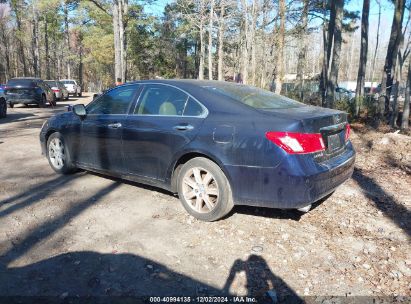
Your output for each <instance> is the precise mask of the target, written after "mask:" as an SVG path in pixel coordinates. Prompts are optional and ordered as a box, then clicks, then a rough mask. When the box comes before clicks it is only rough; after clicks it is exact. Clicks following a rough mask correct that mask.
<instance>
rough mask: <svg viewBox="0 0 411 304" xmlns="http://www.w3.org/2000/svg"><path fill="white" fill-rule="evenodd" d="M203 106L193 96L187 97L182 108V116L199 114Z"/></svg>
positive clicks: (201, 112) (202, 110)
mask: <svg viewBox="0 0 411 304" xmlns="http://www.w3.org/2000/svg"><path fill="white" fill-rule="evenodd" d="M203 112H204V109H203V107H202V106H201V105H200V104H199V103H198V102H197V101H195V100H194V99H193V98H191V97H190V98H189V99H188V101H187V104H186V107H185V109H184V114H183V115H184V116H200V115H201V114H203Z"/></svg>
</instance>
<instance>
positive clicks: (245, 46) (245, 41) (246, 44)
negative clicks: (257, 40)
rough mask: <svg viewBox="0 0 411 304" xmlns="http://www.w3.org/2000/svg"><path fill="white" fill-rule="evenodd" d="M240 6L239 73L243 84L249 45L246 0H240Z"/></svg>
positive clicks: (246, 73)
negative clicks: (240, 69)
mask: <svg viewBox="0 0 411 304" xmlns="http://www.w3.org/2000/svg"><path fill="white" fill-rule="evenodd" d="M241 6H242V10H243V20H242V21H243V37H242V38H243V39H242V40H243V43H242V46H243V51H242V73H241V74H242V75H241V77H240V78H241V81H242V82H243V83H244V84H247V83H248V63H249V62H248V61H249V55H248V54H249V53H248V48H249V45H250V42H249V41H248V39H249V33H248V31H249V25H248V7H247V1H246V0H241Z"/></svg>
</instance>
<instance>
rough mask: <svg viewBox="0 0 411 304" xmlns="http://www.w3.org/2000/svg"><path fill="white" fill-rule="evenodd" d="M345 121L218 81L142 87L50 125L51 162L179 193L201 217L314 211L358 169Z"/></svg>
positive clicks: (65, 169)
mask: <svg viewBox="0 0 411 304" xmlns="http://www.w3.org/2000/svg"><path fill="white" fill-rule="evenodd" d="M349 134H350V127H349V124H348V123H347V114H346V113H344V112H340V111H336V110H331V109H324V108H319V107H312V106H307V105H305V104H302V103H299V102H297V101H294V100H292V99H289V98H286V97H283V96H279V95H276V94H273V93H271V92H269V91H265V90H261V89H257V88H254V87H250V86H246V85H240V84H234V83H227V82H217V81H198V80H161V81H158V80H156V81H154V80H153V81H138V82H133V83H128V84H125V85H122V86H118V87H116V88H113V89H111V90H109V91H108V92H106V93H105V94H103V95H101V96H99V97H97V98H96V99H94V100H93V101H92V102H91V103H90V104H88V105H87V106H84V105H75V106H74V107H73V108H72V110H71V111H69V112H66V113H62V114H59V115H56V116H54V117H52V118H50V119H49V120H48V121H47V122H46V123H45V124H44V125H43V128H42V130H41V133H40V141H41V145H42V151H43V154H45V155H46V156H47V158H48V160H49V163H50V165H51V167H52V168H53V169H54V170H55V171H56V172H58V173H63V174H66V173H71V172H73V171H75V169H76V168H81V169H85V170H90V171H95V172H99V173H103V174H108V175H112V176H116V177H120V178H123V179H128V180H133V181H138V182H140V183H145V184H149V185H153V186H157V187H160V188H164V189H166V190H169V191H171V192H174V193H178V195H179V197H180V199H181V202H182V203H183V206H184V207H185V209H186V210H187V211H188V212H189V213H190V214H191V215H193V216H194V217H196V218H198V219H200V220H204V221H213V220H217V219H220V218H221V217H223V216H224V215H226V214H227V213H228V212H229V211H230V210H231V209H232V207H233V206H234V205H252V206H261V207H270V208H282V209H299V210H302V211H308V210H309V209H310V206H311V204H312V203H313V202H315V201H318V200H320V199H321V198H323V197H324V196H326V195H328V194H329V193H331V192H333V191H334V190H335V188H336V187H338V186H339V185H341V184H342V183H343V182H344V181H345V180H347V179H348V178H349V177H350V176H351V174H352V172H353V168H354V158H355V152H354V149H353V146H352V144H351V142H350V141H349V139H348V137H349Z"/></svg>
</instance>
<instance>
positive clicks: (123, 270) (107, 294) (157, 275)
mask: <svg viewBox="0 0 411 304" xmlns="http://www.w3.org/2000/svg"><path fill="white" fill-rule="evenodd" d="M0 260H1V259H0ZM2 265H4V264H0V283H1V284H0V301H1V300H2V299H9V300H11V299H13V298H17V297H21V298H20V299H22V300H23V303H25V302H24V300H26V303H28V302H30V301H29V300H32V299H31V298H30V297H33V296H34V297H36V296H37V297H43V300H46V301H47V300H52V299H60V300H64V302H65V303H66V302H67V303H69V302H71V301H72V300H74V301H75V302H76V300H77V301H78V300H79V299H84V300H87V301H89V303H94V302H98V303H102V302H103V303H113V301H114V302H116V301H118V302H121V303H124V302H125V301H126V302H128V303H135V301H136V300H143V298H141V297H150V296H155V297H170V296H175V297H182V296H190V297H191V298H192V299H193V300H194V299H195V298H196V297H201V296H233V295H235V294H236V291H235V286H234V285H235V284H234V279H235V276H236V275H237V274H239V273H241V272H244V273H245V275H246V284H245V286H244V287H245V290H246V294H247V295H248V296H250V297H255V298H257V299H258V303H303V301H302V299H301V298H300V297H299V296H298V295H297V294H296V292H295V291H294V290H293V289H292V288H290V287H289V286H288V285H287V283H286V282H284V280H282V279H281V278H280V277H278V276H276V275H275V274H274V273H273V272H272V271H271V270H270V267H269V266H268V265H267V262H266V261H265V259H264V258H263V257H261V256H257V255H251V256H249V257H248V258H247V259H246V260H236V261H235V262H234V264H233V265H232V267H231V269H230V271H229V275H228V277H227V279H226V282H225V284H224V287H223V288H222V289H219V288H216V287H215V286H211V285H209V284H205V283H203V282H201V281H199V280H197V279H195V278H192V277H190V276H187V275H184V274H181V273H179V272H178V271H176V270H173V269H170V268H169V267H167V266H165V265H163V264H161V263H157V262H155V261H153V260H150V259H149V258H145V257H142V256H138V255H134V254H128V253H108V254H102V253H98V252H90V251H80V252H68V253H64V254H60V255H57V256H54V257H52V258H49V259H45V260H42V261H39V262H36V263H32V264H29V265H27V266H23V267H4V266H2ZM10 296H14V297H11V298H8V297H10ZM16 296H17V297H16ZM127 300H128V301H127ZM141 302H142V301H141ZM145 302H146V303H150V302H149V299H146V301H145ZM197 302H198V301H197ZM19 303H21V302H19ZM30 303H31V302H30Z"/></svg>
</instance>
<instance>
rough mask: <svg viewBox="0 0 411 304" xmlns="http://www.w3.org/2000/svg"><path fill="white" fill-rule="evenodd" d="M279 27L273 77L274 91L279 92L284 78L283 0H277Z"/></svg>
mask: <svg viewBox="0 0 411 304" xmlns="http://www.w3.org/2000/svg"><path fill="white" fill-rule="evenodd" d="M279 15H280V28H279V33H278V52H277V75H276V78H275V92H276V93H277V94H280V93H281V87H282V85H283V80H284V41H285V18H286V16H285V0H279Z"/></svg>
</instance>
